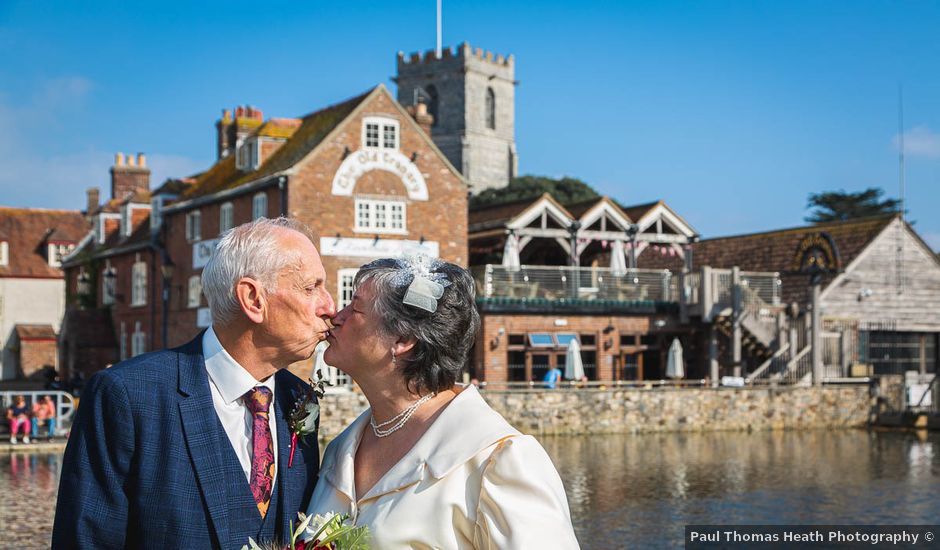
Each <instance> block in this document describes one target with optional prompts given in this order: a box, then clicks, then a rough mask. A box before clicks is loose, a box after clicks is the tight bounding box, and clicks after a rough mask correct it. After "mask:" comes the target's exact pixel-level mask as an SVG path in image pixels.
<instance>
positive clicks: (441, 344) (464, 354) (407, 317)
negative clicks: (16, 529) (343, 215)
mask: <svg viewBox="0 0 940 550" xmlns="http://www.w3.org/2000/svg"><path fill="white" fill-rule="evenodd" d="M425 269H426V271H427V272H426V273H425V276H427V277H428V278H430V279H431V280H433V281H436V282H439V283H440V284H443V285H444V292H443V294H442V295H441V297H440V298H438V299H437V310H436V311H434V312H433V313H432V312H430V311H426V310H424V309H421V308H420V307H416V306H413V305H408V304H405V303H404V302H403V301H402V300H403V299H404V297H405V293H406V292H407V291H408V287H409V286H410V285H411V283H412V282H413V281H414V279H415V276H416V273H423V272H424V271H422V268H421V267H419V265H418V264H417V263H416V262H412V261H410V260H402V259H381V260H375V261H374V262H371V263H369V264H366V265H364V266H362V267H361V268H360V269H359V272H358V273H357V274H356V279H355V281H354V285H355V286H356V287H357V288H358V287H359V286H361V285H363V284H365V283H366V282H368V281H372V283H373V291H374V298H373V299H374V304H373V307H374V308H375V312H376V313H377V314H378V317H379V319H381V320H382V326H381V327H380V328H381V330H382V331H383V332H384V333H385V334H387V335H389V336H394V337H395V338H414V339H415V340H417V343H416V344H415V346H414V348H412V350H411V352H410V353H409V354H408V355H407V356H405V357H400V358H399V359H398V365H399V367H400V368H401V371H402V375H403V376H404V379H405V384H406V386H407V387H408V389H409V391H412V392H413V393H426V392H439V391H443V390H448V389H450V388H452V387H453V386H454V384H455V383H456V382H457V377H458V376H459V375H460V372H461V370H463V368H464V366H466V364H467V362H468V358H469V355H470V350H471V349H472V348H473V343H474V341H475V340H476V335H477V331H479V329H480V315H479V313H477V308H476V303H475V289H474V283H473V277H471V276H470V273H469V272H468V271H467V270H466V269H464V268H462V267H460V266H457V265H454V264H452V263H448V262H444V261H441V260H433V261H431V262H430V264H429V265H428V266H427V268H425Z"/></svg>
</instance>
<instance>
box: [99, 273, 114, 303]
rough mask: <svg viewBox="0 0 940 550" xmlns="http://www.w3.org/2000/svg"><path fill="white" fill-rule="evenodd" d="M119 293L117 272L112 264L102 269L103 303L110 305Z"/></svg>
mask: <svg viewBox="0 0 940 550" xmlns="http://www.w3.org/2000/svg"><path fill="white" fill-rule="evenodd" d="M115 294H117V273H116V272H115V270H114V268H113V267H111V264H108V265H107V266H106V267H105V268H104V269H103V270H102V271H101V304H102V305H106V306H110V305H111V304H113V303H114V296H115Z"/></svg>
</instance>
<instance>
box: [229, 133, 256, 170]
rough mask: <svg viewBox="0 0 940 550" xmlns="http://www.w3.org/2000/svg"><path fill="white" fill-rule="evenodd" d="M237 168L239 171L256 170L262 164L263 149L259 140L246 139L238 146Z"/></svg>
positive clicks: (236, 155)
mask: <svg viewBox="0 0 940 550" xmlns="http://www.w3.org/2000/svg"><path fill="white" fill-rule="evenodd" d="M236 148H237V149H238V152H237V153H236V154H235V167H236V168H238V169H239V170H254V169H256V168H258V165H259V164H261V163H260V162H259V161H260V160H261V158H260V157H261V154H260V153H261V147H260V143H258V139H257V138H250V139H246V140H245V141H243V142H242V143H240V144H238V145H236Z"/></svg>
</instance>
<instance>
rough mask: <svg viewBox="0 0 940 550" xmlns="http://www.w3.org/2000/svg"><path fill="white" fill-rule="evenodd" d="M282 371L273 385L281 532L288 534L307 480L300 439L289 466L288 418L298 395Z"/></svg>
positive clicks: (276, 375)
mask: <svg viewBox="0 0 940 550" xmlns="http://www.w3.org/2000/svg"><path fill="white" fill-rule="evenodd" d="M281 372H282V371H279V372H278V373H277V374H275V375H274V377H275V380H276V381H277V382H276V384H275V386H274V392H275V395H276V399H275V400H274V414H275V421H276V422H277V484H278V495H279V499H280V509H281V525H280V528H281V529H280V532H281V533H282V534H284V535H285V536H287V535H288V534H289V533H290V522H291V521H293V522H294V523H295V524H296V523H297V521H296V520H297V512H298V511H299V509H300V506H301V505H302V504H303V503H301V502H300V499H301V496H302V495H303V491H304V487H305V485H306V483H307V477H306V475H305V474H306V471H307V467H306V465H305V464H304V453H303V452H302V449H301V448H300V446H301V442H300V441H298V442H297V450H296V451H295V452H294V464H293V466H291V467H288V465H287V464H288V462H289V461H290V436H291V432H290V426H288V423H287V419H288V416H289V415H290V412H291V409H292V408H293V406H294V401H295V397H294V396H293V395H291V387H290V386H291V385H290V384H289V383H288V380H287V379H286V378H287V377H284V376H280V374H281Z"/></svg>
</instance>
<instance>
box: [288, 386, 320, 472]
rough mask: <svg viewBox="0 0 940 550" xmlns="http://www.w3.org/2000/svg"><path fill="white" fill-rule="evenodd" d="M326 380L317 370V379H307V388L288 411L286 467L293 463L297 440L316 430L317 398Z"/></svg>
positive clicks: (318, 406)
mask: <svg viewBox="0 0 940 550" xmlns="http://www.w3.org/2000/svg"><path fill="white" fill-rule="evenodd" d="M326 385H327V383H326V380H324V379H323V373H322V372H320V370H319V369H318V370H317V381H316V382H314V381H313V379H312V378H311V379H309V380H308V384H307V388H306V389H305V390H304V392H303V393H302V394H301V395H300V397H298V398H297V401H296V402H295V403H294V408H293V409H291V411H290V416H288V418H287V425H288V426H289V427H290V457H289V458H288V459H287V467H288V468H290V467H291V466H293V464H294V451H296V450H297V442H298V441H300V442H304V441H305V440H306V438H307V437H308V436H309V435H310V434H314V433H316V431H317V419H318V418H320V405H319V404H318V403H317V400H318V399H320V398H322V397H323V393H324V390H325V388H326Z"/></svg>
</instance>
